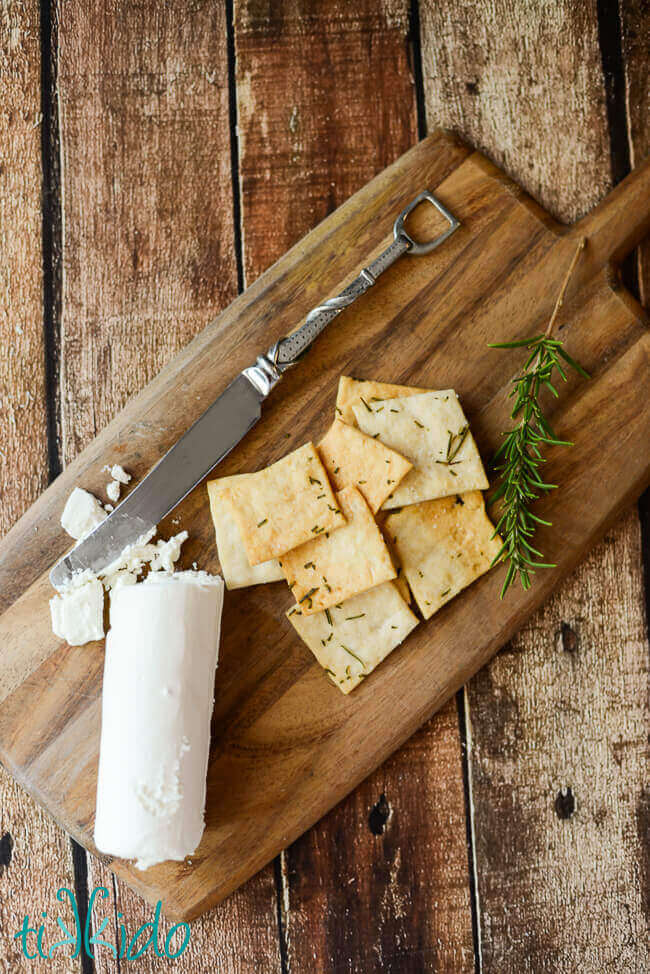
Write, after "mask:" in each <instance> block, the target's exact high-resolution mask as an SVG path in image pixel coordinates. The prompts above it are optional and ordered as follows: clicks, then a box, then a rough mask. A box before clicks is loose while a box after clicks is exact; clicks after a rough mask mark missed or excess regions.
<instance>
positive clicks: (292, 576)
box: [280, 487, 397, 615]
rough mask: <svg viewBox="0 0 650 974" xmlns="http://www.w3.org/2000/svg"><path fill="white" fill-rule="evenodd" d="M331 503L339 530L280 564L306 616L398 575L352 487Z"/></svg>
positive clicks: (365, 506)
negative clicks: (339, 516)
mask: <svg viewBox="0 0 650 974" xmlns="http://www.w3.org/2000/svg"><path fill="white" fill-rule="evenodd" d="M336 502H337V504H338V505H339V507H340V508H341V510H342V511H343V514H344V515H345V519H346V523H345V524H344V525H343V527H342V528H338V530H336V531H333V532H332V533H331V534H323V535H321V536H320V537H318V538H314V539H313V541H308V542H307V544H304V545H301V546H300V547H299V548H295V549H294V550H293V551H290V552H288V553H287V554H286V555H283V557H282V558H281V559H280V564H281V566H282V571H283V572H284V574H285V578H286V579H287V582H288V583H289V586H290V588H291V591H292V593H293V596H294V598H295V600H296V602H298V604H299V605H300V607H301V609H302V611H303V613H304V614H305V615H310V614H311V613H314V612H319V611H321V610H322V609H327V608H329V607H330V606H332V605H337V604H338V603H339V602H343V601H344V599H349V598H351V597H352V596H353V595H358V594H359V593H360V592H364V591H365V590H366V589H369V588H372V587H373V586H375V585H379V584H380V583H381V582H386V581H388V580H389V579H391V578H395V576H396V574H397V573H396V571H395V569H394V568H393V563H392V561H391V557H390V553H389V551H388V548H387V547H386V543H385V541H384V539H383V537H382V535H381V531H380V530H379V528H378V527H377V525H376V524H375V519H374V518H373V516H372V513H371V511H370V508H369V507H368V505H367V504H366V502H365V500H364V499H363V497H362V496H361V494H360V493H359V491H358V490H357V489H356V487H344V488H343V490H342V491H340V493H338V494H337V495H336Z"/></svg>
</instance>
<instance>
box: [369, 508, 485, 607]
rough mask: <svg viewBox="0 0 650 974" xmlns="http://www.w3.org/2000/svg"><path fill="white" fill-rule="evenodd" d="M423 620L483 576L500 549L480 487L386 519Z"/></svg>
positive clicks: (397, 513) (405, 510)
mask: <svg viewBox="0 0 650 974" xmlns="http://www.w3.org/2000/svg"><path fill="white" fill-rule="evenodd" d="M386 530H387V531H388V532H389V533H390V537H391V541H392V543H393V544H394V545H395V548H396V550H397V553H398V555H399V558H400V562H401V565H402V571H403V573H404V575H405V576H406V579H407V581H408V583H409V585H410V587H411V591H412V592H413V596H414V598H415V601H416V602H417V604H418V608H419V609H420V612H421V613H422V615H423V616H424V618H425V619H429V618H430V617H431V616H432V615H433V614H434V612H437V611H438V609H439V608H440V607H441V606H442V605H444V604H445V602H448V601H449V600H450V599H453V597H454V596H455V595H458V593H459V592H460V591H462V589H464V588H467V586H468V585H471V583H472V582H473V581H474V580H475V579H477V578H479V576H480V575H483V574H484V573H485V572H486V571H487V570H488V569H489V567H490V565H491V564H492V561H493V559H494V558H495V556H496V555H497V554H498V553H499V551H500V549H501V541H500V539H499V538H498V537H496V538H493V537H492V535H493V534H494V527H493V526H492V524H491V522H490V520H489V518H488V516H487V514H486V513H485V502H484V500H483V495H482V494H481V493H480V491H477V490H476V491H471V492H469V493H467V494H459V495H457V496H454V497H443V498H440V499H438V500H434V501H425V502H424V503H422V504H413V505H411V506H409V507H404V508H403V509H402V510H401V511H397V512H396V513H395V514H391V515H390V516H389V517H387V518H386Z"/></svg>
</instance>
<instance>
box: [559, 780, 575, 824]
mask: <svg viewBox="0 0 650 974" xmlns="http://www.w3.org/2000/svg"><path fill="white" fill-rule="evenodd" d="M575 810H576V800H575V798H574V795H573V792H572V791H571V787H570V786H567V788H560V790H559V791H558V793H557V796H556V798H555V814H556V815H557V817H558V818H561V819H567V818H571V816H572V815H573V813H574V812H575Z"/></svg>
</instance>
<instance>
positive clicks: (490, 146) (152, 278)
mask: <svg viewBox="0 0 650 974" xmlns="http://www.w3.org/2000/svg"><path fill="white" fill-rule="evenodd" d="M649 34H650V12H649V10H648V5H647V3H644V2H643V0H620V3H617V2H612V0H598V2H590V0H588V2H585V3H583V4H574V3H571V0H559V2H557V3H555V4H545V5H542V4H537V3H534V2H533V0H525V2H524V0H522V2H520V3H519V4H517V5H513V4H511V3H508V2H507V0H490V2H487V0H473V2H472V0H462V2H459V0H437V2H434V0H420V2H419V3H418V2H417V0H413V2H407V0H381V2H372V0H355V2H354V3H353V2H350V0H328V2H325V3H318V2H315V0H311V2H309V0H284V2H281V3H277V4H269V3H261V2H259V0H248V2H237V0H236V2H235V3H234V4H232V3H226V4H225V5H224V4H206V3H190V2H188V0H186V2H180V0H173V2H169V3H167V4H164V5H163V4H156V3H154V2H153V0H143V2H141V3H139V4H137V5H135V4H120V3H117V2H115V0H108V2H101V0H94V2H81V0H68V2H67V3H65V4H62V5H61V6H60V7H59V6H57V5H56V3H55V2H54V0H52V3H50V2H49V0H44V2H43V3H41V5H40V7H39V5H38V4H36V3H35V2H33V0H24V2H20V3H19V2H18V0H8V2H7V3H5V4H4V5H3V9H2V14H1V16H0V140H1V141H0V144H1V145H2V147H3V148H2V156H1V158H0V334H1V335H2V338H3V348H4V349H5V352H4V353H3V355H2V356H1V357H0V389H1V395H2V406H3V408H2V411H1V414H0V436H1V443H0V449H1V452H0V471H1V472H2V475H3V476H2V481H1V482H2V484H3V489H2V494H1V497H0V529H1V530H2V531H6V530H8V528H9V527H10V526H11V524H12V523H13V522H14V521H15V520H16V519H17V518H18V517H19V516H20V514H21V513H22V512H23V510H24V509H25V508H26V507H27V506H28V505H29V503H31V501H32V500H34V498H35V497H36V496H37V495H38V493H39V491H40V490H41V489H42V488H43V487H44V486H45V484H46V482H47V479H48V476H50V477H51V476H54V475H56V473H57V472H58V471H59V470H60V469H61V467H62V466H63V465H64V464H65V463H67V462H69V461H70V459H72V458H73V457H74V456H75V455H76V454H77V453H78V452H79V450H81V449H82V448H83V447H84V446H85V445H86V444H87V442H88V441H89V439H91V438H92V437H93V436H94V434H95V433H96V432H97V431H98V430H99V429H101V428H102V427H103V426H104V425H105V424H106V422H107V421H108V420H109V419H110V418H111V417H112V416H113V415H114V413H115V412H117V410H118V409H119V408H120V407H121V406H122V405H123V404H124V402H125V401H126V399H127V398H128V397H129V396H130V395H131V394H132V393H134V392H137V391H138V390H139V389H140V388H142V386H143V385H145V384H146V382H147V381H148V380H149V379H150V378H151V377H152V375H154V374H155V373H156V371H158V369H159V368H160V367H161V366H162V365H163V364H164V363H165V362H167V361H168V360H169V359H170V358H171V357H172V356H173V354H174V352H175V351H176V350H178V348H180V347H182V346H183V345H184V344H185V343H186V342H187V341H188V340H189V338H191V337H192V336H193V335H194V334H196V332H197V331H198V330H200V328H201V327H202V326H203V325H204V324H206V323H207V322H208V321H209V320H210V319H211V318H212V317H214V315H215V314H216V313H217V312H218V311H219V310H220V309H221V308H223V307H224V306H225V305H226V304H227V303H228V302H229V301H230V300H231V299H232V298H233V297H234V295H235V294H236V293H237V291H238V289H241V287H243V286H244V285H245V284H247V283H250V282H251V281H252V280H254V278H255V277H256V276H257V275H259V274H260V273H261V272H262V271H263V270H264V269H265V268H266V267H267V266H268V265H269V264H270V263H272V262H273V260H275V259H276V258H277V257H278V256H279V255H280V254H282V253H283V252H284V251H285V250H286V249H287V248H288V247H289V246H290V245H291V244H292V243H294V242H295V241H296V240H297V239H299V238H300V237H301V236H302V235H303V234H304V233H305V232H306V231H307V230H308V229H310V227H312V226H313V225H314V224H315V223H317V222H318V221H319V220H320V219H322V217H323V216H325V215H326V214H327V213H328V212H330V211H331V210H332V209H333V208H334V207H336V206H337V205H338V204H339V203H340V202H342V201H343V200H344V199H345V198H347V197H348V196H349V195H350V194H351V193H352V192H353V191H354V190H356V189H358V188H359V187H360V186H361V185H363V184H364V183H365V182H366V181H367V180H368V179H369V178H370V177H371V176H372V175H374V174H375V173H376V172H378V171H379V170H380V169H382V168H383V167H384V166H385V165H386V164H387V163H389V162H391V161H392V160H393V159H395V158H396V157H397V156H399V155H400V154H401V153H402V152H404V151H405V149H407V148H408V147H409V146H410V145H411V144H412V143H413V142H414V141H416V139H417V138H418V136H421V135H423V134H424V133H425V131H426V130H427V128H431V127H433V126H435V125H440V124H442V125H445V126H447V127H450V128H453V129H455V130H457V131H458V132H459V133H460V134H461V135H462V136H463V137H464V138H465V139H468V140H469V141H470V142H472V143H474V144H475V145H477V146H478V147H479V148H481V149H482V150H483V151H484V152H486V153H487V154H488V155H490V156H491V157H492V158H494V159H495V161H496V162H497V163H498V164H499V165H501V166H503V167H504V168H505V169H506V170H507V171H508V172H510V173H511V174H512V175H513V176H514V177H515V178H516V179H517V181H518V182H520V183H521V184H522V185H524V186H525V187H526V188H527V189H528V190H529V191H530V192H531V194H532V195H533V196H535V197H536V198H538V199H539V200H540V201H541V202H542V203H543V204H544V205H545V206H546V207H547V208H548V209H549V210H551V211H552V212H553V213H554V214H555V215H557V216H558V217H559V218H560V219H564V220H573V219H575V218H576V217H578V216H580V215H581V214H582V213H584V212H585V211H587V210H588V209H589V208H590V207H591V206H592V205H593V204H594V203H595V202H596V201H597V200H598V199H600V198H601V197H602V196H603V195H604V194H605V193H606V191H607V189H608V188H609V187H610V186H611V185H612V184H613V183H615V182H617V181H619V180H620V179H621V178H622V177H623V176H624V175H625V174H626V172H627V171H629V168H630V166H631V165H633V164H634V163H635V162H638V161H639V160H640V159H641V158H642V157H643V156H644V155H646V154H647V152H648V148H649V145H648V143H649V142H650V138H649V133H648V124H647V119H648V67H647V50H648V42H649V40H650V37H649ZM649 246H650V245H646V247H645V248H641V250H640V252H639V254H637V256H636V258H634V259H633V260H631V261H630V262H629V263H628V265H627V266H626V268H625V269H624V273H625V277H626V281H627V283H628V284H629V285H631V286H632V287H633V288H636V289H637V291H638V293H639V294H640V296H641V298H642V300H647V298H648V289H649V287H650V257H649V255H650V249H649ZM649 550H650V502H649V501H648V499H647V498H645V499H643V500H642V502H641V504H640V508H639V511H637V510H634V511H630V512H629V513H628V514H627V515H626V517H625V518H623V519H622V521H621V523H620V524H619V525H618V527H617V528H616V529H615V530H614V531H612V532H611V534H610V535H609V536H608V537H607V538H606V539H605V541H604V542H603V543H602V544H601V545H600V546H599V547H598V549H596V550H595V551H594V552H593V553H592V554H591V555H590V557H589V558H588V559H587V561H586V562H585V564H583V565H582V566H581V567H580V568H579V569H578V571H577V572H576V573H575V575H574V576H573V578H571V579H570V580H569V582H568V583H567V584H566V585H565V586H564V588H563V590H562V591H561V592H559V593H558V594H557V595H556V596H555V597H554V598H553V599H552V600H551V601H550V602H549V603H548V604H547V605H546V606H545V608H544V609H543V610H542V611H541V612H540V613H538V615H537V616H536V617H535V618H534V619H533V620H532V621H531V622H530V623H529V625H528V626H527V627H526V629H525V630H524V631H523V632H522V633H521V634H520V635H519V637H518V638H517V640H515V641H514V642H513V644H512V645H510V646H509V647H507V648H506V649H505V650H504V651H503V652H502V653H501V654H500V655H499V656H498V657H497V658H496V659H495V660H494V662H493V663H492V664H491V665H490V666H489V667H487V668H486V669H485V670H484V671H483V672H482V673H480V674H479V675H478V676H477V677H476V678H475V679H474V680H473V681H472V683H471V684H470V685H469V686H468V687H467V688H466V690H465V691H464V692H462V693H461V694H459V695H458V698H457V700H456V702H455V704H451V705H448V706H447V707H446V708H445V710H444V711H443V712H441V713H440V714H438V715H437V716H436V717H435V718H434V719H433V720H432V721H431V722H430V723H429V724H428V725H427V726H426V727H425V728H423V729H422V730H421V731H420V732H419V733H418V734H416V735H415V736H414V737H413V738H412V740H411V741H410V742H408V744H407V745H405V747H404V748H402V750H401V751H400V752H399V753H398V754H396V755H394V756H393V758H391V759H390V760H389V761H388V762H387V763H386V764H385V765H384V766H383V767H382V768H381V769H380V770H379V771H377V772H376V773H375V774H374V775H372V776H371V778H369V779H368V780H367V781H366V782H364V783H363V784H362V785H361V786H360V787H359V788H358V789H357V790H356V792H355V793H354V794H353V795H351V796H349V797H348V798H347V799H346V800H345V801H344V802H343V803H341V805H340V806H338V807H337V808H336V809H334V810H333V811H332V812H331V813H330V814H329V815H328V816H327V817H326V818H325V819H324V820H323V821H322V822H320V823H319V824H318V825H317V826H315V827H314V828H313V829H311V830H310V832H308V833H307V834H306V835H305V836H303V837H302V838H301V839H300V840H299V841H298V842H296V843H294V845H293V846H291V847H290V848H289V849H287V850H286V851H285V852H284V853H283V854H282V856H281V857H279V859H278V860H277V861H276V863H275V864H274V865H272V866H269V867H267V868H266V869H265V870H263V871H262V872H261V873H260V874H259V875H258V876H256V877H255V878H254V879H253V880H251V881H250V882H249V883H248V884H247V885H246V886H245V887H243V888H242V889H240V890H239V891H238V892H237V893H236V894H235V895H233V896H232V897H230V898H229V899H228V900H227V901H226V902H225V903H223V904H222V905H221V906H219V907H218V908H217V909H215V910H214V911H212V912H211V913H210V914H208V915H207V916H205V917H203V918H202V919H201V920H199V921H197V922H196V923H195V924H194V925H193V927H192V939H191V946H190V948H189V949H188V951H187V952H186V953H185V954H184V955H183V957H182V958H181V959H180V960H178V961H176V962H175V964H174V969H176V970H178V971H186V972H188V974H190V972H191V974H195V972H196V974H198V972H203V971H206V970H218V971H219V972H220V974H221V972H224V974H225V972H231V971H232V972H249V971H250V972H253V971H255V972H257V971H263V972H267V971H268V972H275V971H277V972H281V974H283V972H293V974H296V972H303V971H310V972H311V971H317V972H321V971H322V972H338V971H349V972H359V974H362V972H363V974H366V972H370V971H375V970H377V971H380V970H381V971H400V972H402V971H403V972H407V974H410V972H419V971H450V972H465V971H468V972H471V971H494V972H499V974H501V972H510V971H512V972H525V971H531V972H533V971H534V972H538V971H553V972H569V971H575V970H576V969H580V970H581V971H599V972H600V971H602V970H605V969H607V968H609V967H616V968H618V969H620V970H625V971H627V970H630V971H637V970H638V971H642V970H647V969H648V967H649V966H650V951H649V948H648V942H647V937H646V933H645V930H646V924H647V919H648V899H649V896H650V862H649V858H648V829H649V826H650V799H649V797H648V789H647V771H646V761H647V750H646V749H647V729H648V702H647V686H648V631H647V615H646V606H647V604H648V594H647V592H648V589H647V587H646V586H644V572H643V565H644V563H645V565H646V567H647V568H648V567H650V564H649V563H650V555H649V553H648V552H649ZM0 803H1V805H0V814H1V817H2V821H1V823H0V928H1V930H2V934H1V936H2V947H1V949H0V965H2V969H3V970H7V971H10V970H11V971H15V970H18V969H23V968H22V967H21V964H22V963H23V962H22V960H21V959H20V955H19V954H18V953H17V951H16V945H15V944H14V943H13V942H12V940H11V934H12V933H13V931H15V930H16V929H17V928H18V925H19V923H20V921H21V920H22V915H23V914H24V912H26V911H28V910H29V911H30V912H32V913H34V912H36V911H37V910H41V909H42V910H48V909H49V908H50V907H52V906H53V905H54V903H55V900H54V895H55V892H56V889H57V888H58V887H59V886H61V885H68V886H72V885H75V886H76V890H77V894H78V896H79V899H80V901H81V903H82V905H83V903H84V902H87V895H88V888H91V889H92V887H93V886H96V885H99V884H105V885H107V886H108V888H109V889H110V890H111V893H112V894H113V896H112V898H111V903H112V909H113V910H114V915H115V923H116V924H117V919H118V916H117V915H118V913H121V914H122V915H123V918H124V920H125V921H126V922H127V924H128V926H129V928H131V929H135V928H136V927H137V926H138V925H139V924H140V923H142V922H144V921H145V920H147V919H149V918H150V911H149V909H148V908H145V907H144V906H143V904H142V903H141V902H140V901H139V899H138V898H137V897H136V896H134V894H132V893H131V892H130V891H128V890H127V889H126V888H124V887H122V886H121V885H120V884H118V883H117V882H115V881H114V880H113V877H112V875H111V874H110V873H109V872H108V870H106V869H105V868H104V867H103V866H102V865H101V863H100V862H98V861H97V860H95V859H93V858H92V857H90V856H86V854H85V853H84V852H83V851H82V850H81V849H79V847H76V846H75V845H74V844H73V843H70V841H69V840H68V839H67V838H66V836H65V835H63V834H62V833H61V832H60V830H58V829H57V827H56V826H55V825H54V824H53V823H52V822H50V821H49V820H48V819H47V817H46V816H44V815H43V813H42V812H40V810H38V809H37V808H36V806H35V805H34V804H33V802H32V801H31V799H29V798H28V796H26V795H24V794H23V793H22V792H20V791H19V789H18V788H17V787H16V786H14V785H13V783H12V782H11V780H10V779H9V778H8V776H6V775H5V774H4V773H3V774H2V775H1V776H0ZM109 939H113V938H110V937H109ZM158 963H159V962H158V961H157V959H156V958H155V957H153V958H148V959H147V957H145V958H143V959H141V960H140V961H139V966H138V971H142V972H148V971H150V970H151V971H154V970H158V969H159V967H158ZM57 964H58V965H59V966H57ZM75 964H76V965H77V966H74V965H75ZM25 969H26V968H25ZM29 969H30V970H34V969H37V968H36V967H34V966H33V965H29ZM43 969H47V970H62V971H63V970H65V971H70V970H82V971H84V972H87V971H91V970H93V969H96V970H97V971H102V972H103V971H106V972H109V971H110V972H114V971H118V970H119V969H120V968H119V964H117V963H116V962H115V961H113V960H112V959H111V958H110V956H109V954H108V952H106V951H101V950H98V951H97V956H96V960H95V962H94V963H93V962H92V961H91V960H90V959H88V958H86V959H83V960H82V959H81V958H80V959H79V960H78V961H75V962H71V961H70V962H68V961H66V960H59V961H57V962H48V964H47V965H44V966H43Z"/></svg>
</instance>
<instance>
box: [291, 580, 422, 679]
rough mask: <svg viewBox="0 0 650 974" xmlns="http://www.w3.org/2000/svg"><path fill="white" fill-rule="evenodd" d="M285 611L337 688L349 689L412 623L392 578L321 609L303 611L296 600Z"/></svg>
mask: <svg viewBox="0 0 650 974" xmlns="http://www.w3.org/2000/svg"><path fill="white" fill-rule="evenodd" d="M287 616H288V618H289V621H290V622H291V624H292V625H293V627H294V629H295V630H296V632H297V633H298V635H299V636H300V638H301V639H302V640H303V642H304V643H306V644H307V646H308V647H309V649H310V650H311V651H312V653H313V654H314V656H315V657H316V659H317V660H318V662H319V663H320V665H321V666H322V667H323V668H324V669H325V670H327V673H328V675H329V677H330V679H331V680H332V682H333V683H335V684H336V686H338V687H339V689H340V690H342V691H343V693H349V692H350V690H354V688H355V687H356V686H358V685H359V683H361V681H362V680H363V679H364V678H365V677H366V676H368V674H369V673H372V671H373V670H374V669H375V667H376V666H378V665H379V664H380V663H381V662H382V660H384V659H386V657H387V656H388V654H389V653H391V652H392V651H393V650H394V649H395V648H396V647H397V646H399V645H400V643H402V642H403V641H404V639H406V637H407V636H408V634H409V633H410V632H411V631H412V630H413V629H415V627H416V626H417V624H418V620H417V617H416V616H415V615H414V614H413V613H412V612H411V610H410V609H409V607H408V606H407V605H406V603H405V602H404V599H403V598H402V597H401V595H400V594H399V592H398V591H397V589H396V588H395V586H394V584H393V583H392V582H384V583H383V584H382V585H377V586H376V587H375V588H371V589H369V590H368V591H367V592H362V593H361V595H355V596H354V597H353V598H351V599H346V601H345V602H343V603H342V604H341V606H340V607H339V608H332V609H328V610H327V612H317V613H315V614H313V615H305V614H304V612H303V611H302V607H301V606H297V605H296V606H294V607H293V609H290V610H289V612H288V613H287Z"/></svg>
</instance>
